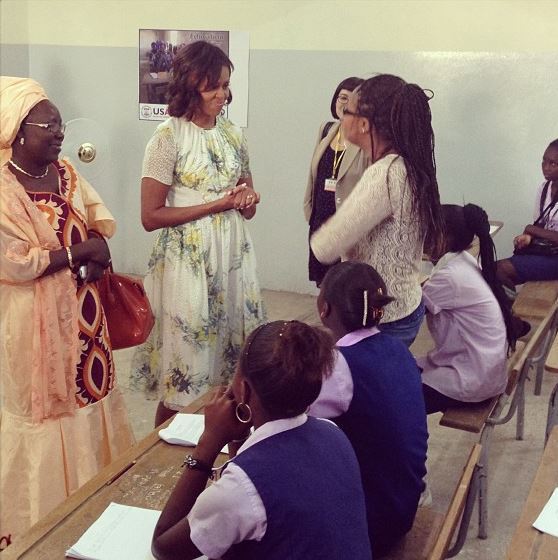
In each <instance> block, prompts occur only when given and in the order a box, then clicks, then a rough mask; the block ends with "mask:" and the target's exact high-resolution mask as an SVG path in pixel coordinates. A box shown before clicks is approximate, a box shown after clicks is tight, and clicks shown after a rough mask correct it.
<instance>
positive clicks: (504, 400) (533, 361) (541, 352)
mask: <svg viewBox="0 0 558 560" xmlns="http://www.w3.org/2000/svg"><path fill="white" fill-rule="evenodd" d="M557 318H558V301H555V302H554V304H552V305H551V306H550V308H549V309H548V310H547V314H546V316H545V317H544V318H543V319H542V320H541V321H540V323H539V325H538V326H537V328H536V329H535V330H534V332H533V333H532V335H531V338H530V339H529V341H528V342H527V343H526V344H524V343H522V342H518V344H517V348H516V351H515V353H514V355H513V356H512V357H511V358H510V360H509V361H508V384H507V387H506V390H505V391H504V393H502V394H501V395H500V396H498V397H495V398H493V399H489V400H486V401H483V402H481V403H475V404H470V405H463V406H460V407H452V408H448V409H447V410H446V411H445V413H444V414H443V416H442V418H441V420H440V425H442V426H446V427H449V428H454V429H457V430H464V431H467V432H472V433H480V438H479V442H480V444H481V445H482V453H481V460H480V475H479V476H480V478H479V493H478V496H479V532H478V536H479V538H481V539H486V538H487V536H488V531H487V525H488V508H487V495H488V459H489V452H490V443H491V438H492V432H493V431H494V427H495V426H497V425H500V424H506V423H507V422H509V421H510V420H511V419H512V418H513V416H514V415H515V413H516V412H517V423H516V439H519V440H521V439H523V432H524V417H525V394H524V391H525V382H526V380H527V376H528V374H529V371H530V370H531V368H533V367H538V364H540V363H541V359H542V357H543V356H546V353H547V352H548V337H549V335H550V333H551V331H552V330H553V329H555V325H556V321H557ZM543 363H544V362H543Z"/></svg>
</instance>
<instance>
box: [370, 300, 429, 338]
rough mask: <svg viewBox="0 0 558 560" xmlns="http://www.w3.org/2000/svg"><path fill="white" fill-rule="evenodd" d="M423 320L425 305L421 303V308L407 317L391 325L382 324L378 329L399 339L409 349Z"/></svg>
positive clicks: (390, 323) (392, 322)
mask: <svg viewBox="0 0 558 560" xmlns="http://www.w3.org/2000/svg"><path fill="white" fill-rule="evenodd" d="M423 319H424V303H423V302H422V301H421V302H420V304H419V306H418V307H417V308H416V309H415V310H414V311H413V312H412V313H411V314H410V315H407V317H403V318H402V319H397V321H391V322H389V323H380V324H379V325H378V328H379V329H380V330H381V331H382V332H383V333H386V334H389V335H390V336H393V337H394V338H398V339H399V340H400V341H401V342H403V343H404V344H406V345H407V347H409V346H411V344H413V342H414V341H415V338H416V337H417V334H418V332H419V329H420V326H421V325H422V320H423Z"/></svg>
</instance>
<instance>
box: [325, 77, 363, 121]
mask: <svg viewBox="0 0 558 560" xmlns="http://www.w3.org/2000/svg"><path fill="white" fill-rule="evenodd" d="M362 82H364V80H363V79H362V78H355V77H354V76H352V77H350V78H345V79H344V80H343V81H342V82H341V83H340V84H339V85H338V86H337V89H336V90H335V93H334V94H333V97H332V98H331V105H330V109H331V114H332V116H333V118H334V119H335V120H337V119H338V118H339V116H338V115H337V111H336V110H335V104H336V103H337V96H338V95H339V92H340V91H341V90H342V89H346V90H348V91H354V90H355V89H356V88H357V87H358V86H360V84H362Z"/></svg>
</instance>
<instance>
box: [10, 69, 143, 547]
mask: <svg viewBox="0 0 558 560" xmlns="http://www.w3.org/2000/svg"><path fill="white" fill-rule="evenodd" d="M0 124H1V126H0V148H1V152H0V154H1V160H0V163H1V167H0V306H1V309H2V314H1V321H0V368H1V369H0V373H1V375H0V380H1V384H2V386H1V397H2V405H1V406H2V409H1V422H0V431H1V449H0V474H1V488H0V500H1V503H2V506H1V509H0V539H1V540H0V550H1V549H2V548H4V547H6V546H7V545H8V544H10V542H12V541H13V540H14V538H17V537H19V536H20V535H21V534H22V533H23V532H24V531H25V530H27V528H28V527H30V526H31V525H32V524H34V523H35V522H37V521H38V520H39V519H40V518H41V517H43V516H44V515H45V514H46V513H48V512H49V511H50V510H51V509H52V508H54V507H55V506H56V505H58V504H59V503H60V502H61V501H62V500H64V499H65V498H66V497H67V496H68V495H69V494H71V493H72V492H74V491H75V490H77V488H79V487H80V486H81V485H82V484H84V483H85V482H86V481H87V480H89V479H90V478H91V477H92V476H94V475H95V474H96V473H97V472H98V471H99V470H100V469H101V468H102V467H104V466H105V465H107V464H108V463H110V462H111V461H112V460H113V459H114V458H115V457H117V456H118V455H119V454H120V453H122V452H123V451H125V450H126V449H127V448H128V447H129V446H130V445H132V443H133V442H134V437H133V434H132V432H131V429H130V426H129V423H128V417H127V411H126V407H125V404H124V401H123V397H122V394H121V393H120V391H119V390H118V388H117V387H116V384H115V378H114V363H113V359H112V350H111V346H110V339H109V336H108V332H107V329H106V324H105V316H104V313H103V309H102V307H101V304H100V300H99V293H98V291H97V287H96V285H95V280H97V279H98V278H99V277H100V276H101V275H102V273H103V270H104V269H105V268H106V267H107V266H108V264H109V262H110V253H109V251H108V247H107V245H106V243H105V241H104V240H103V237H110V236H112V235H113V233H114V230H115V223H114V219H113V217H112V215H111V214H110V212H109V211H108V210H107V208H106V207H105V206H104V204H103V202H102V200H101V199H100V197H99V195H98V194H97V193H96V192H95V191H94V190H93V188H92V187H91V186H90V185H89V184H88V183H87V182H86V181H85V180H84V179H83V178H82V177H80V176H79V174H78V173H77V172H76V170H75V169H74V168H73V167H72V165H71V164H70V163H69V162H68V161H66V160H58V155H59V153H60V148H61V143H62V140H63V138H64V132H63V130H64V126H63V125H62V123H61V119H60V113H59V112H58V110H57V109H56V107H55V106H54V105H53V104H52V103H51V102H50V101H48V99H47V97H46V94H45V92H44V90H43V89H42V88H41V86H40V85H39V84H38V83H37V82H35V81H34V80H30V79H26V78H8V77H0ZM81 265H87V277H86V278H85V279H84V280H82V279H81V278H79V277H78V276H77V275H76V274H75V273H76V272H77V270H78V268H79V267H80V266H81Z"/></svg>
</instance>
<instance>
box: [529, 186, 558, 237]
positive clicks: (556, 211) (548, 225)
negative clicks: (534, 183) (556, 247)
mask: <svg viewBox="0 0 558 560" xmlns="http://www.w3.org/2000/svg"><path fill="white" fill-rule="evenodd" d="M545 185H546V181H544V182H543V183H541V185H540V187H539V188H538V189H537V198H536V200H535V211H534V213H533V223H534V222H535V221H536V219H537V218H538V217H539V216H540V215H541V196H542V193H543V189H544V186H545ZM551 203H552V186H551V185H548V189H547V192H546V199H545V200H544V201H543V210H544V209H545V208H546V207H547V206H548V205H549V204H551ZM540 225H541V227H544V228H545V229H549V230H552V231H558V204H556V205H555V206H554V208H553V209H552V211H551V212H550V215H549V216H548V217H547V219H546V220H545V223H544V224H540Z"/></svg>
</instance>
